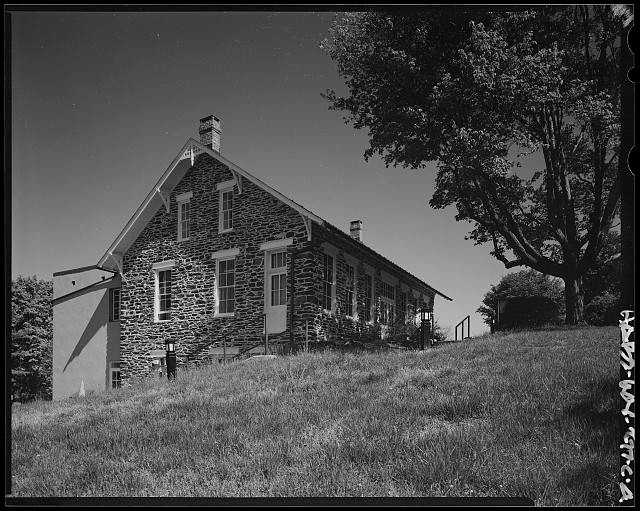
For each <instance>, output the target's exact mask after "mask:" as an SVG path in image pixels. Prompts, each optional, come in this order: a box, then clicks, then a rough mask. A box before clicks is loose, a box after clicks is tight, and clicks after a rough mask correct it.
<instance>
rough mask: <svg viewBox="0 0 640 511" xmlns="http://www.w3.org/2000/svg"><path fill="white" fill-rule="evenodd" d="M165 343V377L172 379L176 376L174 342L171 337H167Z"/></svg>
mask: <svg viewBox="0 0 640 511" xmlns="http://www.w3.org/2000/svg"><path fill="white" fill-rule="evenodd" d="M165 345H166V348H167V353H166V360H167V379H168V380H174V379H175V377H176V344H175V342H174V341H173V340H172V339H167V340H166V341H165Z"/></svg>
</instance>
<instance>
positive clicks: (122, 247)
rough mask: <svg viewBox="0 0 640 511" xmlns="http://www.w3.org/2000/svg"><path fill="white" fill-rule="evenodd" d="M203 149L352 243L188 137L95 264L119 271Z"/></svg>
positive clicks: (360, 246)
mask: <svg viewBox="0 0 640 511" xmlns="http://www.w3.org/2000/svg"><path fill="white" fill-rule="evenodd" d="M203 153H204V154H208V155H209V156H211V157H212V158H214V159H215V160H217V161H219V162H220V163H222V164H223V165H226V166H227V167H228V168H229V170H231V173H232V174H233V175H234V178H235V179H236V182H237V183H239V182H240V181H241V180H240V179H238V176H241V177H243V178H245V179H247V180H248V181H250V182H252V183H253V184H255V185H256V186H258V187H260V188H262V189H263V190H265V191H266V192H268V193H270V194H271V195H273V196H274V197H276V198H277V199H278V200H280V201H281V202H283V203H284V204H286V205H288V206H290V207H291V208H292V209H294V210H296V211H297V212H298V213H299V214H300V216H301V217H302V219H303V221H304V222H305V225H307V222H309V223H310V222H315V223H316V224H318V225H321V226H323V227H328V228H330V229H331V230H332V231H333V232H335V233H336V234H338V235H339V236H342V237H343V238H344V239H345V240H347V241H349V242H350V243H354V240H353V239H352V238H351V236H349V235H348V234H346V233H345V232H343V231H342V230H340V229H338V228H337V227H335V226H333V225H331V224H330V223H329V222H327V221H326V220H323V219H322V218H320V217H319V216H318V215H316V214H314V213H312V212H311V211H309V210H308V209H306V208H304V207H303V206H301V205H300V204H298V203H297V202H295V201H293V200H291V199H290V198H288V197H286V196H285V195H283V194H282V193H280V192H278V191H277V190H275V189H274V188H271V187H270V186H269V185H267V184H266V183H264V182H263V181H262V180H260V179H258V178H257V177H255V176H254V175H252V174H250V173H249V172H247V171H246V170H244V169H242V168H240V167H238V166H237V165H236V164H235V163H233V162H231V161H229V160H227V159H226V158H225V157H224V156H222V155H221V154H219V153H218V152H216V151H213V150H212V149H209V148H208V147H207V146H205V145H203V144H201V143H200V142H198V141H197V140H195V139H193V138H189V139H188V140H187V142H186V143H185V144H184V146H182V148H181V149H180V151H179V152H178V154H177V156H176V157H175V158H174V159H173V161H172V162H171V164H170V165H169V166H168V167H167V169H166V170H165V171H164V173H163V174H162V176H161V177H160V179H159V180H158V182H157V183H156V184H155V185H154V186H153V188H152V189H151V191H150V192H149V193H148V194H147V196H146V197H145V199H144V201H143V202H142V204H140V206H139V207H138V209H137V210H136V211H135V213H134V214H133V216H132V217H131V218H130V219H129V221H128V222H127V224H126V225H125V226H124V229H122V231H121V232H120V234H119V235H118V236H117V237H116V239H115V240H114V242H113V243H112V244H111V245H110V246H109V248H108V249H107V251H106V252H105V253H104V255H103V256H102V257H101V258H100V260H99V261H98V264H97V265H96V266H97V267H99V268H101V269H105V270H109V271H115V272H118V273H122V257H123V255H124V253H125V252H126V251H127V250H128V249H129V247H130V246H131V245H132V244H133V242H134V241H135V240H136V238H137V237H138V236H139V235H140V233H141V232H142V230H143V229H144V228H145V226H146V225H147V224H148V223H149V221H150V220H151V219H152V218H153V216H154V215H155V214H156V212H157V211H158V209H159V208H160V207H161V206H163V205H164V206H165V207H166V208H167V210H168V197H169V196H170V195H171V192H172V191H173V189H174V188H175V187H176V186H177V185H178V183H179V182H180V181H181V180H182V178H183V177H184V176H185V174H186V173H187V171H188V170H189V169H190V168H191V167H192V165H193V162H194V159H195V157H196V156H197V155H199V154H203ZM240 187H241V185H240V184H239V188H240ZM240 189H241V188H240ZM307 232H308V233H310V230H309V229H307ZM355 243H357V248H358V249H362V250H365V251H367V252H370V253H371V254H372V255H373V256H374V257H375V258H378V259H381V260H383V261H384V262H385V263H387V264H389V265H390V266H392V267H393V268H395V269H397V270H399V271H400V272H401V273H404V274H406V275H408V276H409V277H411V278H412V279H414V280H416V281H417V282H419V283H420V284H422V285H424V286H425V287H427V288H428V289H430V290H432V291H433V292H434V293H436V294H438V295H440V296H442V297H443V298H446V299H447V300H450V301H451V298H449V297H448V296H446V295H444V294H442V293H441V292H440V291H438V290H437V289H434V288H433V287H431V286H430V285H429V284H427V283H426V282H423V281H422V280H420V279H419V278H417V277H415V276H414V275H412V274H411V273H409V272H408V271H406V270H404V269H403V268H401V267H400V266H398V265H397V264H395V263H393V262H392V261H389V260H388V259H387V258H385V257H383V256H382V255H380V254H379V253H377V252H376V251H375V250H373V249H371V248H370V247H368V246H366V245H365V244H363V243H362V242H355Z"/></svg>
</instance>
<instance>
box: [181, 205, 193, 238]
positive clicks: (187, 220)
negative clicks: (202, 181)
mask: <svg viewBox="0 0 640 511" xmlns="http://www.w3.org/2000/svg"><path fill="white" fill-rule="evenodd" d="M178 211H179V213H178V214H179V220H178V239H179V240H188V239H189V236H190V234H191V205H190V203H189V202H179V203H178Z"/></svg>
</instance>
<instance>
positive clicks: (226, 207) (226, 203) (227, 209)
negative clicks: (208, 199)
mask: <svg viewBox="0 0 640 511" xmlns="http://www.w3.org/2000/svg"><path fill="white" fill-rule="evenodd" d="M219 227H220V232H224V231H231V230H233V188H230V189H228V190H220V225H219Z"/></svg>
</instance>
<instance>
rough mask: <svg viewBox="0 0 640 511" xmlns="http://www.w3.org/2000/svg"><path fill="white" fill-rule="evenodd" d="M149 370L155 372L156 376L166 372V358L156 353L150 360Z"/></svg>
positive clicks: (160, 376) (159, 376)
mask: <svg viewBox="0 0 640 511" xmlns="http://www.w3.org/2000/svg"><path fill="white" fill-rule="evenodd" d="M151 372H152V373H156V374H157V375H158V378H162V375H164V374H167V359H166V357H164V356H160V355H156V356H154V357H153V359H152V360H151Z"/></svg>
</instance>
